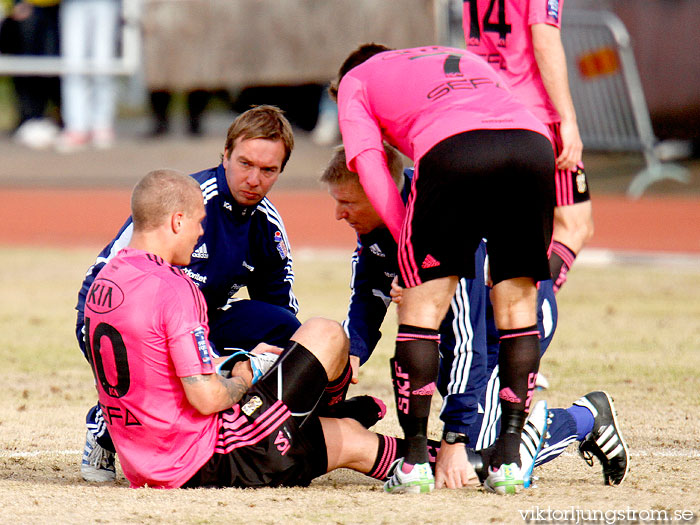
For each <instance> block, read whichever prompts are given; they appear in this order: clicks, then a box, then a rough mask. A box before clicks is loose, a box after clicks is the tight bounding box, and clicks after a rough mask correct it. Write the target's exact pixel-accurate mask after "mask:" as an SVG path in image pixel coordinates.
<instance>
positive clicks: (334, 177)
mask: <svg viewBox="0 0 700 525" xmlns="http://www.w3.org/2000/svg"><path fill="white" fill-rule="evenodd" d="M384 153H386V163H387V165H388V166H389V172H390V173H391V178H392V179H394V182H395V183H396V185H397V186H399V187H400V185H401V182H402V180H403V160H402V159H401V154H400V153H399V151H398V150H397V149H396V148H394V147H393V146H390V145H389V144H387V143H386V142H385V143H384ZM319 180H320V181H321V182H324V183H326V184H343V183H344V182H349V181H355V182H357V183H358V184H359V183H360V178H359V177H358V175H357V173H353V172H352V171H350V170H349V169H348V166H347V162H346V158H345V148H344V147H343V146H342V145H341V146H337V147H336V148H335V149H334V150H333V156H332V157H331V160H329V161H328V164H327V165H326V168H325V169H324V170H323V173H321V178H320V179H319Z"/></svg>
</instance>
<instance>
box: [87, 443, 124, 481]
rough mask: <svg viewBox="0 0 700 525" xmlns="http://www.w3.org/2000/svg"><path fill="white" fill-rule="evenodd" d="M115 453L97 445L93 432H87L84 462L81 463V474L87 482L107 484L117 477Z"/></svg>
mask: <svg viewBox="0 0 700 525" xmlns="http://www.w3.org/2000/svg"><path fill="white" fill-rule="evenodd" d="M114 456H115V454H114V452H110V451H109V450H106V449H104V448H102V447H101V446H100V445H98V444H97V441H96V440H95V436H93V435H92V432H90V431H89V430H88V431H87V435H86V436H85V448H84V449H83V460H82V462H81V463H80V473H81V474H82V475H83V479H84V480H85V481H92V482H95V483H106V482H108V481H114V480H115V479H116V477H117V472H116V469H115V468H114Z"/></svg>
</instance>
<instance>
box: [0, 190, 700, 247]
mask: <svg viewBox="0 0 700 525" xmlns="http://www.w3.org/2000/svg"><path fill="white" fill-rule="evenodd" d="M129 193H130V190H127V189H123V190H106V189H89V190H60V189H50V190H36V189H34V190H27V189H2V190H0V202H2V205H1V206H0V244H5V245H43V246H51V247H74V246H88V247H95V249H99V248H101V247H102V246H104V245H105V244H106V243H107V242H108V241H109V240H110V239H111V238H112V237H113V236H114V234H116V232H117V230H118V229H119V227H120V226H121V224H122V222H123V221H124V219H125V218H126V217H127V215H128V214H129ZM270 197H271V200H272V201H273V202H274V203H275V205H276V206H277V208H278V209H279V211H280V212H281V214H282V216H283V217H284V221H285V224H286V227H287V233H288V234H289V237H290V241H291V243H292V248H294V249H299V248H307V247H308V248H341V249H347V250H348V251H350V250H352V249H353V247H354V242H355V241H354V239H355V236H354V233H353V232H352V230H351V229H350V227H349V226H347V225H346V224H344V223H341V222H338V221H336V220H335V219H334V217H333V202H332V200H331V198H330V197H329V196H328V194H326V193H325V192H323V191H319V190H299V191H273V192H272V194H271V195H270ZM593 215H594V220H595V226H596V232H595V236H594V238H593V240H592V241H591V243H590V244H589V246H590V247H595V248H605V249H610V250H615V251H640V252H661V253H663V252H668V253H688V254H700V199H693V198H679V197H644V198H641V199H639V200H629V199H627V198H625V197H624V196H619V195H609V194H605V195H594V196H593Z"/></svg>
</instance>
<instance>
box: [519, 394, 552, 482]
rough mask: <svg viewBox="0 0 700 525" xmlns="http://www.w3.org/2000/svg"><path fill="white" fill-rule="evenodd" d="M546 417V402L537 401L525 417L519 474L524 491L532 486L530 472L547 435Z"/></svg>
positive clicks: (521, 438)
mask: <svg viewBox="0 0 700 525" xmlns="http://www.w3.org/2000/svg"><path fill="white" fill-rule="evenodd" d="M548 416H549V410H548V409H547V401H545V400H544V399H543V400H541V401H538V402H537V403H536V404H535V406H534V408H533V409H532V410H531V411H530V414H529V415H528V416H527V419H526V420H525V426H524V427H523V433H522V434H521V435H520V463H521V465H520V472H521V473H522V475H523V487H524V488H526V489H527V488H530V485H531V484H532V470H533V469H534V468H535V460H536V459H537V454H539V453H540V450H542V446H543V444H544V437H545V435H546V434H547V425H548V420H547V418H548Z"/></svg>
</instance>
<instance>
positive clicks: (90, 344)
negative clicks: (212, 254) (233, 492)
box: [85, 248, 218, 488]
mask: <svg viewBox="0 0 700 525" xmlns="http://www.w3.org/2000/svg"><path fill="white" fill-rule="evenodd" d="M85 306H86V309H85V329H86V342H87V345H86V346H87V349H88V355H89V358H90V361H91V364H92V366H93V371H94V373H95V380H96V383H97V390H98V393H99V400H100V406H101V408H102V412H103V414H104V418H105V421H106V422H107V426H108V428H109V432H110V435H111V436H112V439H113V441H114V444H115V446H116V449H117V452H118V454H119V460H120V462H121V465H122V469H123V471H124V475H125V476H126V478H127V479H128V480H129V481H130V482H131V486H132V487H141V486H144V485H148V486H150V487H161V488H174V487H179V486H181V485H182V484H183V483H184V482H186V481H187V480H188V479H190V478H191V477H192V475H194V474H195V472H197V470H199V468H200V467H201V466H202V465H203V464H204V463H205V462H206V461H208V460H209V458H210V457H211V456H212V455H213V453H214V446H215V443H216V439H217V429H218V423H217V415H216V414H213V415H208V416H204V415H202V414H200V413H199V412H198V411H197V410H196V409H195V408H194V407H193V406H192V405H191V404H190V403H189V402H188V400H187V397H186V395H185V392H184V389H183V386H182V383H181V380H180V378H181V377H187V376H192V375H198V374H211V373H214V367H213V364H212V357H211V354H210V352H209V350H210V348H209V345H208V341H207V336H208V333H209V328H208V326H207V313H206V305H205V302H204V298H203V296H202V293H201V292H200V291H199V289H198V288H197V286H195V284H194V283H193V282H192V281H191V280H190V279H189V277H187V276H186V275H185V274H184V273H183V272H182V271H181V270H180V269H178V268H175V267H173V266H171V265H170V264H168V263H166V262H165V261H163V259H161V258H160V257H157V256H155V255H152V254H149V253H146V252H143V251H140V250H135V249H132V248H125V249H124V250H121V251H120V252H119V253H118V254H117V256H116V257H115V258H114V259H112V260H111V261H110V262H109V263H107V265H106V266H105V267H104V268H103V269H102V270H101V271H100V273H99V274H98V276H97V278H96V279H95V281H94V282H93V284H92V286H91V287H90V290H89V291H88V295H87V301H86V304H85Z"/></svg>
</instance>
